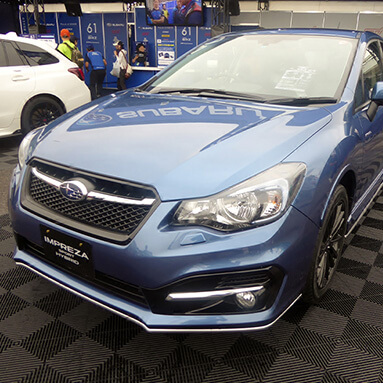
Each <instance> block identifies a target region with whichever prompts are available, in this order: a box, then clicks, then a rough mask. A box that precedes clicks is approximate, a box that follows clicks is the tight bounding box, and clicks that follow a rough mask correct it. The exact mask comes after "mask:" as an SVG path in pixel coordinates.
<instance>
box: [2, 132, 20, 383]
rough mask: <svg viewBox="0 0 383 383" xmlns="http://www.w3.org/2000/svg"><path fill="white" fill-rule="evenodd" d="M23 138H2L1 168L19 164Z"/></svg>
mask: <svg viewBox="0 0 383 383" xmlns="http://www.w3.org/2000/svg"><path fill="white" fill-rule="evenodd" d="M21 139H22V137H21V136H13V137H8V138H0V170H3V169H8V168H9V167H14V166H15V165H16V164H17V147H18V144H19V143H20V142H21ZM0 382H1V381H0Z"/></svg>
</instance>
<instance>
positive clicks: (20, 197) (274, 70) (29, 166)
mask: <svg viewBox="0 0 383 383" xmlns="http://www.w3.org/2000/svg"><path fill="white" fill-rule="evenodd" d="M382 43H383V41H382V40H381V39H380V37H379V36H377V35H375V34H372V33H369V32H352V31H341V30H320V29H317V30H262V31H256V32H251V33H238V34H227V35H221V36H219V37H217V38H214V39H212V40H209V41H207V42H206V43H205V44H203V45H200V46H199V47H197V48H196V49H194V50H193V51H191V52H190V53H188V54H186V55H185V56H183V57H182V58H181V59H179V60H177V61H176V62H175V63H173V64H172V65H171V66H169V67H168V68H166V69H165V70H163V71H162V72H161V73H160V74H159V75H158V76H155V77H154V78H153V79H151V80H150V81H149V82H147V83H146V84H144V85H143V86H141V87H139V88H137V89H130V90H127V91H123V92H120V93H117V94H113V95H111V96H109V97H107V98H103V99H101V100H97V101H95V102H93V103H92V104H87V105H85V106H83V107H82V108H81V109H77V110H76V111H74V112H71V113H69V114H67V115H66V116H63V117H60V118H59V119H57V120H56V121H54V122H52V123H50V124H49V125H48V126H47V127H44V128H40V129H37V130H34V131H32V132H31V133H30V134H29V135H28V136H27V137H26V138H25V139H24V141H23V142H22V144H21V146H20V151H19V165H18V166H17V167H16V169H15V171H14V174H13V179H12V182H11V186H10V214H11V218H12V225H13V229H14V232H15V238H16V242H17V248H16V251H15V260H16V262H17V263H18V264H20V265H23V266H25V267H28V268H30V269H31V270H33V271H34V272H36V273H38V274H40V275H42V276H44V277H46V278H48V279H49V280H51V281H52V282H55V283H57V284H59V285H61V286H62V287H64V288H66V289H68V290H70V291H72V292H74V293H76V294H78V295H80V296H82V297H84V298H86V299H88V300H91V301H93V302H95V303H97V304H99V305H101V306H103V307H106V308H108V309H109V310H111V311H113V312H115V313H118V314H120V315H122V316H124V317H126V318H129V319H131V320H133V321H134V322H136V323H138V324H140V325H141V326H143V327H144V328H145V329H147V330H148V331H193V330H196V331H203V330H216V331H224V330H230V331H232V330H249V329H261V328H265V327H267V326H269V325H271V324H272V323H274V322H275V321H276V320H277V319H278V318H280V317H281V316H282V315H283V313H284V312H285V311H286V310H287V309H288V308H289V307H290V306H291V305H292V304H294V302H296V301H297V299H299V298H300V297H302V298H303V299H304V300H305V301H307V302H310V303H316V302H318V301H319V300H320V299H321V298H322V297H323V295H324V294H325V293H326V291H327V290H328V288H329V286H330V283H331V280H332V279H333V276H334V273H335V270H336V267H337V265H338V263H339V260H340V257H341V254H342V249H343V244H344V241H345V238H346V236H347V235H348V233H350V231H351V230H352V229H353V227H354V226H355V225H356V223H357V222H358V220H359V218H361V217H362V215H363V212H364V211H365V210H366V208H367V207H368V206H369V204H370V203H371V201H372V200H373V198H374V196H375V195H376V194H377V193H378V192H379V190H380V186H381V183H382V171H383V132H382V129H383V110H382V108H380V107H379V106H380V105H381V104H383V82H382V80H383V79H382V69H383V68H382Z"/></svg>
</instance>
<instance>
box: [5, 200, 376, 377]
mask: <svg viewBox="0 0 383 383" xmlns="http://www.w3.org/2000/svg"><path fill="white" fill-rule="evenodd" d="M13 247H14V240H13V237H12V232H11V228H10V221H9V217H8V216H7V215H3V216H0V382H1V383H8V382H10V383H14V382H20V383H21V382H28V383H29V382H38V383H40V382H49V383H50V382H55V383H59V382H65V383H67V382H71V383H83V382H100V383H101V382H137V383H138V382H142V383H144V382H148V383H149V382H150V383H152V382H182V383H184V382H185V383H189V382H217V383H223V382H252V383H253V382H267V383H271V382H278V383H282V382H288V383H292V382H294V383H296V382H304V383H307V382H326V383H327V382H328V383H330V382H357V383H362V382H363V383H367V382H371V383H376V382H383V197H380V198H378V200H377V201H376V203H375V204H374V206H373V208H372V209H371V210H370V211H369V212H368V214H367V215H366V217H365V218H364V221H363V223H362V225H361V226H360V227H359V228H357V230H356V231H355V232H354V234H353V235H352V236H351V237H350V238H349V241H348V246H347V248H346V251H345V253H344V256H343V258H342V260H341V262H340V265H339V271H338V273H337V274H336V277H335V281H334V282H335V283H334V284H333V286H332V289H331V290H330V291H329V292H328V294H327V295H326V297H325V299H324V300H323V302H321V304H319V305H317V306H307V305H304V304H303V303H299V302H298V303H297V304H296V305H295V306H294V307H293V308H292V309H291V310H290V311H289V312H288V313H287V314H286V315H285V316H284V317H283V318H282V319H281V320H280V321H279V322H277V323H276V324H275V325H274V326H273V327H272V328H270V329H268V330H266V331H261V332H250V333H225V334H177V335H165V334H148V333H146V332H145V331H144V330H142V329H141V328H140V327H138V326H137V325H135V324H133V323H131V322H128V321H126V320H124V319H122V318H120V317H118V316H116V315H113V314H111V313H109V312H107V311H105V310H103V309H101V308H99V307H97V306H94V305H92V304H90V303H88V302H86V301H84V300H82V299H80V298H78V297H76V296H74V295H72V294H70V293H69V292H66V291H64V290H62V289H60V288H59V287H57V286H55V285H53V284H51V283H49V282H47V281H46V280H44V279H42V278H40V277H38V276H36V275H35V274H34V273H32V272H30V271H29V270H27V269H24V268H22V267H19V266H16V265H15V263H14V261H13V260H12V251H13Z"/></svg>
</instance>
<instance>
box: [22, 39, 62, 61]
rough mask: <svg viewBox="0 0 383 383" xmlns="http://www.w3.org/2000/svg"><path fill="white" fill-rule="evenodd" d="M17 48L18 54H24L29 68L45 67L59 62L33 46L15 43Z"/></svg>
mask: <svg viewBox="0 0 383 383" xmlns="http://www.w3.org/2000/svg"><path fill="white" fill-rule="evenodd" d="M17 46H18V47H19V52H20V53H21V52H22V54H24V56H25V58H26V59H27V61H28V64H29V65H31V66H36V65H47V64H54V63H57V62H59V60H58V59H57V58H56V57H54V56H52V55H51V54H50V53H48V52H47V51H45V50H44V49H42V48H40V47H37V46H35V45H32V44H27V43H20V42H17Z"/></svg>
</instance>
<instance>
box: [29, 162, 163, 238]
mask: <svg viewBox="0 0 383 383" xmlns="http://www.w3.org/2000/svg"><path fill="white" fill-rule="evenodd" d="M36 170H37V172H36ZM36 174H37V175H36ZM41 175H42V176H41ZM44 177H46V178H47V179H48V181H47V179H45V178H44ZM73 179H81V180H83V181H84V182H87V183H88V184H90V185H92V191H93V192H94V193H99V194H100V195H102V196H106V197H108V199H109V200H103V199H97V198H96V199H93V198H91V199H85V200H82V201H72V200H69V199H67V198H66V197H65V196H64V195H63V194H62V193H61V192H60V189H59V188H58V187H56V186H53V185H52V184H51V183H50V182H49V181H50V180H54V182H55V183H56V184H60V183H63V182H65V181H68V180H73ZM23 189H24V192H23V199H22V203H23V206H25V207H26V208H27V209H29V210H31V211H33V212H35V213H37V214H39V215H42V216H44V218H48V219H51V220H54V221H59V222H60V223H62V224H63V225H64V226H67V227H70V228H74V229H76V230H79V231H82V232H86V233H88V234H90V235H95V236H97V237H103V238H106V239H111V240H112V241H113V240H114V241H117V242H121V241H122V242H126V241H127V240H129V239H131V238H132V237H133V236H134V234H135V233H136V231H137V229H138V228H139V227H140V225H142V224H143V222H144V221H145V220H146V218H147V217H148V216H149V214H150V213H151V212H152V211H153V210H154V209H155V207H156V206H157V204H158V200H159V199H158V198H157V195H156V193H155V191H154V190H153V189H151V188H149V187H147V186H141V185H136V184H131V183H126V182H121V181H116V180H111V179H106V178H104V177H97V176H95V175H92V174H88V173H85V172H80V171H77V170H71V169H67V168H63V167H59V166H57V165H52V164H47V163H44V162H40V161H33V162H32V164H31V165H30V166H29V169H28V173H27V177H26V181H25V182H24V187H23ZM126 198H129V200H128V202H124V201H125V200H124V199H126ZM121 200H122V201H123V203H121V202H119V201H121ZM143 200H150V201H153V203H152V204H140V201H143ZM116 201H117V202H116ZM129 201H133V202H134V203H132V204H130V203H129Z"/></svg>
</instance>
